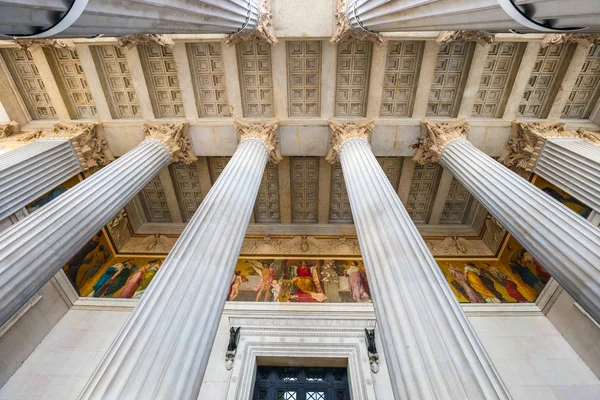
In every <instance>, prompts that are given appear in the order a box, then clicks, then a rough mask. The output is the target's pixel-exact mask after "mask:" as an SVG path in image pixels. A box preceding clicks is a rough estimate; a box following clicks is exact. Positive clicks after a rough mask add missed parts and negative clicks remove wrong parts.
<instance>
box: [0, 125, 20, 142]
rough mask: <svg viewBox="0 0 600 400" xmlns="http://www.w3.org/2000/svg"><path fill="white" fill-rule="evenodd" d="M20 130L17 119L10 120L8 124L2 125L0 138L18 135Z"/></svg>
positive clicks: (0, 126)
mask: <svg viewBox="0 0 600 400" xmlns="http://www.w3.org/2000/svg"><path fill="white" fill-rule="evenodd" d="M19 132H20V131H19V123H18V122H16V121H10V122H9V123H7V124H2V125H0V139H4V138H8V137H10V136H14V135H18V134H19Z"/></svg>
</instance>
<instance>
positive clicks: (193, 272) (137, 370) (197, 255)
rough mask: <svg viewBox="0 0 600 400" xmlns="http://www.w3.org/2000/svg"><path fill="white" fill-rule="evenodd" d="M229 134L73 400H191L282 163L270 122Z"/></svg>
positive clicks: (274, 126)
mask: <svg viewBox="0 0 600 400" xmlns="http://www.w3.org/2000/svg"><path fill="white" fill-rule="evenodd" d="M236 128H237V130H238V133H239V134H240V139H241V142H240V144H239V145H238V148H237V150H236V152H235V153H234V155H233V157H232V158H231V160H230V161H229V162H228V163H227V166H226V167H225V169H224V170H223V172H222V173H221V175H220V176H219V179H218V180H217V181H216V182H215V184H214V186H213V187H212V189H211V190H210V192H209V193H208V195H207V196H206V198H205V199H204V201H203V202H202V204H201V205H200V207H199V208H198V210H197V211H196V213H195V214H194V217H193V218H192V219H191V221H190V222H189V224H188V226H187V227H186V229H185V231H184V232H183V233H182V235H181V237H180V238H179V240H177V243H176V244H175V247H174V248H173V250H171V252H170V253H169V256H168V257H167V259H166V260H165V262H164V263H163V265H162V267H161V268H160V270H159V272H158V274H157V275H156V277H155V278H154V279H153V281H152V283H151V285H150V286H149V288H148V289H147V290H146V294H145V295H144V297H143V298H142V300H141V301H140V303H139V304H138V306H137V307H136V308H135V310H134V311H133V313H132V314H131V316H130V317H129V319H128V320H127V322H126V323H125V326H124V327H123V328H122V329H121V331H120V332H119V335H118V336H117V338H116V339H115V341H114V342H113V344H112V345H111V347H110V349H109V350H108V352H107V353H106V355H105V357H104V359H103V360H102V362H101V363H100V365H99V367H98V368H97V370H96V372H95V373H94V374H93V376H92V377H91V379H90V381H89V382H88V384H87V386H86V388H85V389H84V391H83V393H82V394H81V396H80V399H113V400H116V399H127V400H134V399H181V400H185V399H194V400H195V399H197V398H198V393H199V391H200V385H201V384H202V380H203V377H204V372H205V370H206V365H207V363H208V358H209V355H210V352H211V348H212V344H213V342H214V339H215V335H216V332H217V327H218V324H219V320H220V318H221V313H222V310H223V307H224V306H225V299H226V298H227V294H228V293H227V292H228V288H229V284H230V282H231V278H232V276H233V272H234V270H235V265H236V263H237V260H238V256H239V253H240V250H241V247H242V242H243V240H244V235H245V232H246V229H247V227H248V222H249V220H250V215H251V214H252V210H253V207H254V201H255V200H256V196H257V194H258V188H259V186H260V182H261V179H262V176H263V171H264V169H265V165H266V163H267V161H268V160H269V158H270V160H271V161H272V162H275V163H277V162H278V161H279V160H280V159H281V156H280V155H279V153H278V151H277V122H272V123H269V124H259V123H257V124H249V123H245V122H242V121H236ZM225 350H226V349H223V354H225ZM223 370H224V371H225V366H223Z"/></svg>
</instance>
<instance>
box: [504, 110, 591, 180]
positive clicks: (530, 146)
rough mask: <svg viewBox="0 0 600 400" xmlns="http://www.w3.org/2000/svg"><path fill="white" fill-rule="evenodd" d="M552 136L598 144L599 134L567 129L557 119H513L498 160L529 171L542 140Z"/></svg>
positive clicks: (542, 142) (509, 165) (538, 152)
mask: <svg viewBox="0 0 600 400" xmlns="http://www.w3.org/2000/svg"><path fill="white" fill-rule="evenodd" d="M553 138H555V139H560V138H574V139H584V140H586V141H588V142H591V143H594V144H597V145H600V134H598V133H596V132H587V131H584V130H582V129H578V130H576V131H568V130H566V129H565V124H563V123H561V122H558V121H553V122H518V121H513V123H512V129H511V132H510V138H509V139H508V143H507V144H506V148H505V149H504V151H503V152H502V155H501V156H500V159H499V160H500V161H501V162H502V163H504V165H506V166H507V167H516V168H521V169H523V170H525V171H527V172H531V171H532V170H533V167H534V165H535V162H536V161H537V159H538V157H539V155H540V152H541V151H542V147H543V145H544V142H545V141H546V140H548V139H553Z"/></svg>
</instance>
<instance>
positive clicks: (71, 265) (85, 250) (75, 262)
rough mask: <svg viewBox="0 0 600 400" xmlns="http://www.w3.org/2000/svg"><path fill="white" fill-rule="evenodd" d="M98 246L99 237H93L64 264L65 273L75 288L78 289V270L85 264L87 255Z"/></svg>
mask: <svg viewBox="0 0 600 400" xmlns="http://www.w3.org/2000/svg"><path fill="white" fill-rule="evenodd" d="M99 244H100V235H95V236H94V237H93V238H92V240H90V241H89V242H87V243H86V244H84V245H83V247H82V248H81V249H80V250H79V251H78V252H77V253H75V255H74V256H73V257H71V259H70V260H69V261H68V262H67V263H66V264H65V267H64V268H65V273H66V274H67V277H68V278H69V280H70V281H71V283H73V285H74V286H75V287H76V288H77V287H79V286H78V285H76V282H77V273H78V272H79V269H80V268H81V266H82V265H83V264H85V263H86V262H85V260H86V259H88V255H89V254H90V253H92V252H93V251H94V250H95V249H96V248H97V247H98V245H99Z"/></svg>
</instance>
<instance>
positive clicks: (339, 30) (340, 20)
mask: <svg viewBox="0 0 600 400" xmlns="http://www.w3.org/2000/svg"><path fill="white" fill-rule="evenodd" d="M347 9H348V0H337V1H336V6H335V24H336V28H335V32H334V33H333V36H332V37H331V40H330V42H331V43H334V44H338V43H340V42H341V41H343V40H368V41H370V42H373V43H383V37H382V36H381V35H380V34H379V33H375V32H367V31H361V32H357V31H355V30H354V29H352V25H350V21H349V20H348V14H347Z"/></svg>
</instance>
